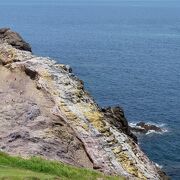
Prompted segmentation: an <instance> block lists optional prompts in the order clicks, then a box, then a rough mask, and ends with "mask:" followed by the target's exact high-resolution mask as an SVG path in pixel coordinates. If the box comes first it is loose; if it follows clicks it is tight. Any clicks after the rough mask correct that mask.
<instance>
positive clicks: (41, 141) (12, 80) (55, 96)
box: [0, 41, 166, 179]
mask: <svg viewBox="0 0 180 180" xmlns="http://www.w3.org/2000/svg"><path fill="white" fill-rule="evenodd" d="M22 42H23V41H22ZM10 44H11V43H8V42H7V41H6V42H5V41H3V42H1V44H0V53H1V56H0V62H1V65H0V74H1V77H2V80H1V87H3V88H2V89H1V93H0V95H1V98H4V99H3V100H4V101H2V102H4V103H2V105H1V106H2V107H3V108H4V109H3V110H4V111H2V115H1V116H2V117H3V118H4V119H5V120H4V122H3V123H2V130H1V132H0V134H1V137H3V141H2V142H1V144H0V146H1V149H3V151H5V152H8V153H9V154H12V155H16V154H20V155H21V156H23V157H28V156H31V155H41V156H43V157H46V158H48V159H54V158H55V159H56V160H58V161H62V162H65V163H69V164H72V165H75V166H80V167H87V168H93V169H97V170H99V171H102V172H105V173H107V174H120V175H123V176H125V177H127V178H129V179H135V178H138V179H165V178H166V177H165V174H164V173H163V172H162V171H161V170H160V169H159V168H158V167H157V166H156V165H155V163H153V162H152V161H150V160H149V158H148V157H147V156H146V155H145V154H144V153H143V152H142V151H141V149H140V148H139V146H138V145H137V144H136V143H135V141H134V140H133V139H132V134H131V132H130V130H129V129H128V126H129V125H128V123H127V120H126V119H125V116H124V112H123V111H122V109H117V112H116V115H117V116H116V115H115V114H114V113H112V111H111V112H110V111H106V112H104V110H102V109H101V108H100V107H99V106H98V105H97V104H96V102H95V101H94V100H93V98H92V97H91V96H90V95H89V93H88V92H86V91H85V90H84V86H83V82H82V81H81V80H79V79H78V78H77V77H76V76H75V75H74V74H73V73H72V70H71V68H70V67H69V66H66V65H63V64H57V63H56V62H55V61H54V60H51V59H50V58H44V57H37V56H35V55H33V54H32V53H31V52H30V51H29V50H27V49H24V50H26V51H24V50H22V49H21V50H19V48H18V47H17V46H14V47H16V48H14V47H13V46H12V44H11V45H10ZM9 95H12V96H11V98H12V97H13V98H12V99H13V101H12V99H11V98H10V99H11V102H9V103H12V102H13V103H14V107H13V105H12V106H11V107H10V106H9V104H8V103H7V101H9V99H7V98H9ZM15 107H16V108H15ZM17 107H19V109H18V108H17ZM8 108H9V109H8ZM7 109H8V111H7ZM9 112H11V113H12V115H10V116H9ZM107 112H108V113H109V114H107ZM20 114H23V116H21V118H20V119H17V120H18V121H14V120H15V118H14V117H16V116H17V117H19V116H20ZM7 117H8V118H9V121H8V122H9V123H8V124H7V123H6V119H7ZM122 119H124V121H123V120H122ZM118 120H119V123H118V125H120V123H122V124H121V125H120V126H117V125H116V123H114V122H118ZM12 126H14V127H13V132H12ZM7 129H8V131H6V132H5V130H7ZM71 142H73V144H71ZM52 144H53V147H52V146H51V145H52ZM61 144H64V147H63V148H62V147H61V146H60V145H61ZM20 147H23V148H20ZM67 147H68V149H70V151H69V150H68V151H67ZM57 149H58V151H57ZM59 150H60V151H59ZM74 157H76V158H74Z"/></svg>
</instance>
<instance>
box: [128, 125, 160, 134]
mask: <svg viewBox="0 0 180 180" xmlns="http://www.w3.org/2000/svg"><path fill="white" fill-rule="evenodd" d="M131 131H133V132H138V133H144V134H146V133H148V132H150V131H154V132H159V133H161V132H163V130H162V129H161V128H160V127H158V126H156V125H153V124H146V123H145V122H139V123H137V124H136V125H135V126H134V127H131Z"/></svg>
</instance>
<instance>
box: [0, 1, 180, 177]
mask: <svg viewBox="0 0 180 180" xmlns="http://www.w3.org/2000/svg"><path fill="white" fill-rule="evenodd" d="M0 26H2V27H4V26H8V27H11V28H12V29H14V30H16V31H18V32H20V33H21V35H22V36H23V37H24V38H25V39H26V40H27V41H28V42H30V44H31V45H32V47H33V52H34V53H35V54H39V55H43V56H50V57H52V58H55V59H56V60H57V61H59V62H60V63H66V64H70V65H71V66H72V67H73V70H74V72H75V74H77V75H78V76H79V77H80V78H81V79H82V80H84V82H85V86H86V89H87V90H88V91H90V92H91V94H92V95H93V96H94V97H95V99H96V101H97V102H98V103H99V104H100V105H101V106H109V105H120V106H122V107H123V108H124V110H125V112H126V116H127V118H128V119H129V121H130V122H138V121H140V120H143V121H146V122H153V123H156V124H164V128H166V129H168V132H167V133H164V134H163V135H160V134H150V135H146V136H142V137H140V140H139V142H140V145H141V147H142V149H143V150H144V151H145V152H146V153H147V154H148V156H149V157H150V158H151V159H152V160H153V161H155V162H156V163H158V164H160V165H162V166H163V168H164V170H166V172H167V173H168V175H170V176H171V177H172V179H177V180H178V179H180V1H178V0H174V1H173V0H161V1H157V0H153V1H151V0H139V1H138V0H132V1H128V0H119V1H118V0H99V1H97V0H91V1H88V0H84V1H83V0H81V1H80V0H71V1H70V0H66V1H65V0H64V1H60V0H50V1H49V0H44V1H43V0H31V1H24V0H16V1H15V0H1V1H0Z"/></svg>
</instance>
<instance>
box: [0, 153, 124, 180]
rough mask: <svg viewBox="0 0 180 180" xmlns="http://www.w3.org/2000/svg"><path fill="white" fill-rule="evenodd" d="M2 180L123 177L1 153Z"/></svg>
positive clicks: (76, 179) (111, 178) (0, 176)
mask: <svg viewBox="0 0 180 180" xmlns="http://www.w3.org/2000/svg"><path fill="white" fill-rule="evenodd" d="M0 179H4V180H5V179H6V180H21V179H22V180H23V179H28V180H39V179H40V180H41V179H46V180H52V179H56V180H60V179H61V180H67V179H71V180H96V179H97V180H98V179H99V180H123V179H124V178H121V177H113V176H105V175H104V174H102V173H99V172H96V171H92V170H88V169H84V168H76V167H73V166H70V165H65V164H62V163H59V162H55V161H48V160H44V159H41V158H38V157H32V158H30V159H23V158H21V157H12V156H9V155H7V154H5V153H2V152H0Z"/></svg>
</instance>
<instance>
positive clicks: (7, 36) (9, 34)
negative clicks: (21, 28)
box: [0, 28, 32, 52]
mask: <svg viewBox="0 0 180 180" xmlns="http://www.w3.org/2000/svg"><path fill="white" fill-rule="evenodd" d="M0 40H1V41H3V42H6V43H8V44H10V45H12V46H13V47H15V48H16V49H20V50H24V51H30V52H32V50H31V46H30V45H29V44H28V43H27V42H25V41H24V39H23V38H22V37H21V36H20V35H19V34H18V33H16V32H13V31H11V29H10V28H2V29H0Z"/></svg>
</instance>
